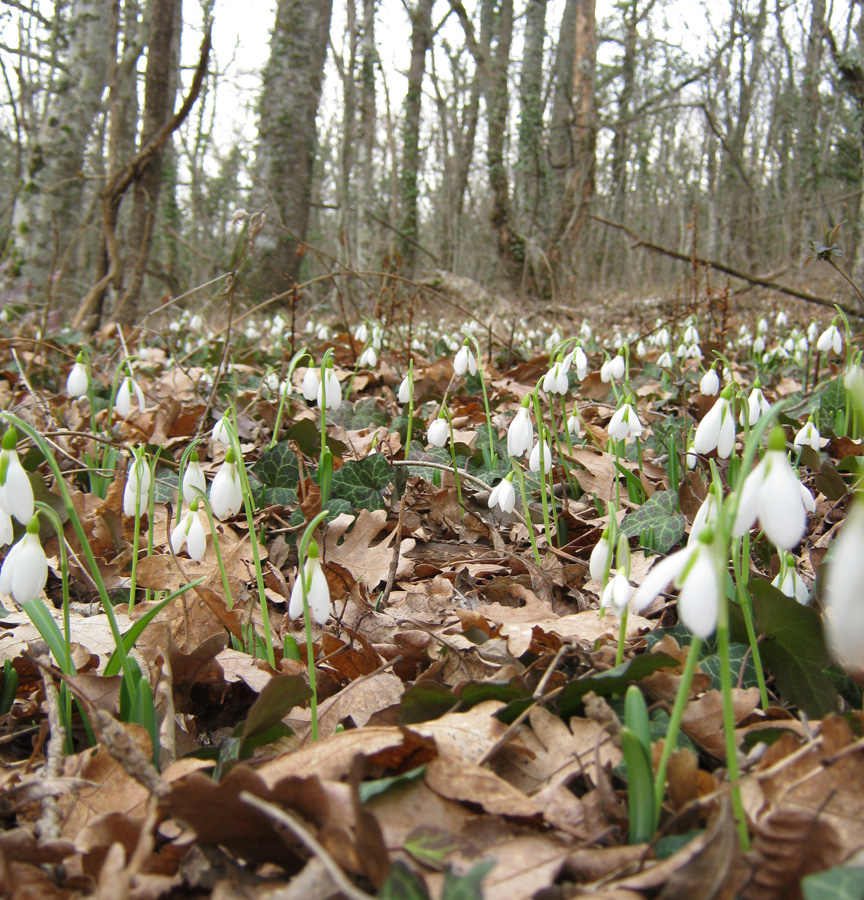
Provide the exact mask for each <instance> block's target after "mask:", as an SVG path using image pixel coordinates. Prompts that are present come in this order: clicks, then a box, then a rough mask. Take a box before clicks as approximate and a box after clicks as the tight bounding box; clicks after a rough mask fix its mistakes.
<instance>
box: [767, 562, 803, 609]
mask: <svg viewBox="0 0 864 900" xmlns="http://www.w3.org/2000/svg"><path fill="white" fill-rule="evenodd" d="M784 569H785V571H784ZM771 584H773V585H774V587H776V588H777V589H778V590H779V591H780V592H781V593H783V594H785V595H786V596H787V597H791V598H793V599H794V600H797V601H798V602H799V603H800V604H801V605H802V606H806V605H807V601H808V600H809V599H810V589H809V588H808V587H807V585H806V583H805V582H804V580H803V579H802V578H801V576H800V575H799V574H798V572H797V570H796V568H795V557H794V556H792V554H791V553H787V554H785V559H784V563H783V565H782V566H781V567H780V571H779V572H778V573H777V577H776V578H775V579H774V580H773V581H772V582H771Z"/></svg>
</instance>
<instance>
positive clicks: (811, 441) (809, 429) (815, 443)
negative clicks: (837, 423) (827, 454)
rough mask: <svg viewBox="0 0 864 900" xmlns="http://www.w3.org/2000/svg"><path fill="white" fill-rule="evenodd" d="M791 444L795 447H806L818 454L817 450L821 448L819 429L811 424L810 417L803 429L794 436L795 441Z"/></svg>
mask: <svg viewBox="0 0 864 900" xmlns="http://www.w3.org/2000/svg"><path fill="white" fill-rule="evenodd" d="M792 444H793V446H795V447H803V446H805V445H806V446H808V447H812V448H813V449H814V450H815V451H816V452H817V453H818V452H819V448H820V447H821V446H822V442H821V435H820V434H819V429H818V428H817V427H816V426H815V425H814V424H813V417H812V416H811V417H810V418H809V419H808V420H807V422H806V423H805V424H804V426H803V428H801V429H800V430H799V432H798V434H796V435H795V440H794V441H793V442H792Z"/></svg>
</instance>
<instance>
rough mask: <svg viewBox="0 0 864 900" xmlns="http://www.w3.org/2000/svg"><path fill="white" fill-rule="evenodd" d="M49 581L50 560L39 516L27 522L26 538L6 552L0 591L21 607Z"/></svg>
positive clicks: (0, 579)
mask: <svg viewBox="0 0 864 900" xmlns="http://www.w3.org/2000/svg"><path fill="white" fill-rule="evenodd" d="M47 581H48V560H47V558H46V556H45V551H44V550H43V549H42V544H41V542H40V541H39V518H38V516H33V518H32V519H30V521H29V522H28V523H27V531H26V533H25V535H24V537H23V538H21V540H20V541H18V543H17V544H15V545H14V546H13V547H12V548H11V549H10V550H9V552H8V553H7V554H6V559H4V560H3V566H2V568H0V591H2V592H3V593H4V594H6V595H7V596H9V597H11V598H12V599H13V600H14V601H15V602H16V603H19V604H21V605H22V606H23V605H24V604H25V603H29V602H30V601H31V600H35V599H36V598H37V597H38V596H39V595H40V594H41V593H42V591H43V590H44V589H45V584H46V582H47Z"/></svg>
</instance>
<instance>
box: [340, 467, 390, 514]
mask: <svg viewBox="0 0 864 900" xmlns="http://www.w3.org/2000/svg"><path fill="white" fill-rule="evenodd" d="M392 481H393V473H392V471H391V469H390V465H389V464H388V462H387V459H386V458H385V456H384V454H383V453H373V454H372V455H371V456H366V457H364V458H363V459H356V460H353V459H352V460H349V461H348V462H346V463H345V465H344V466H342V468H341V469H339V470H338V471H336V472H334V473H333V482H332V485H331V492H332V496H333V497H334V498H336V499H340V500H347V501H348V502H349V503H350V504H352V505H353V507H354V511H355V512H356V511H357V510H359V509H370V510H371V509H384V507H385V504H384V492H385V491H386V490H387V487H388V486H389V485H390V483H391V482H392Z"/></svg>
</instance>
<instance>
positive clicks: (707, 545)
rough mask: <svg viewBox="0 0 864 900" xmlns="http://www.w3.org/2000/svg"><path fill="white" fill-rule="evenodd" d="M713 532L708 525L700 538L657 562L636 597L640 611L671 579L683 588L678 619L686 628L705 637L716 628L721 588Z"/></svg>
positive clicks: (635, 603) (634, 605) (634, 606)
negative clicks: (713, 547)
mask: <svg viewBox="0 0 864 900" xmlns="http://www.w3.org/2000/svg"><path fill="white" fill-rule="evenodd" d="M713 540H714V535H713V533H712V531H711V529H710V528H705V529H703V530H702V532H701V533H700V535H699V539H698V540H697V541H695V542H694V543H692V544H688V545H687V546H686V547H684V548H683V549H682V550H678V551H677V552H675V553H673V554H672V555H671V556H667V557H666V558H665V559H663V560H661V561H660V562H658V563H656V564H655V566H654V568H653V569H651V571H650V572H649V573H648V575H647V576H646V577H645V580H644V581H643V582H642V584H641V585H640V586H639V589H638V590H637V591H636V594H635V596H634V597H633V608H634V609H635V610H636V611H637V612H642V611H643V610H645V609H647V608H648V607H649V606H650V605H651V604H652V603H653V602H654V599H655V598H656V597H657V595H658V594H659V593H660V592H661V591H662V590H663V589H664V588H665V587H666V585H667V584H669V582H670V581H671V582H672V583H673V584H674V585H675V587H677V588H679V589H680V594H679V595H678V618H679V619H680V620H681V622H682V624H683V625H684V626H685V627H686V628H687V630H688V631H689V632H690V633H691V634H693V635H695V636H696V637H698V638H702V639H703V640H704V639H705V638H707V637H710V635H711V634H712V633H713V631H714V629H715V628H716V627H717V607H718V602H719V596H720V588H719V586H718V583H717V567H716V566H715V564H714V554H713V552H712V548H711V542H712V541H713Z"/></svg>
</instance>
